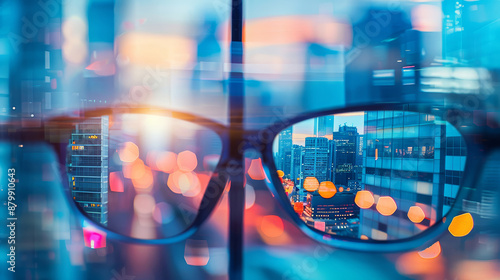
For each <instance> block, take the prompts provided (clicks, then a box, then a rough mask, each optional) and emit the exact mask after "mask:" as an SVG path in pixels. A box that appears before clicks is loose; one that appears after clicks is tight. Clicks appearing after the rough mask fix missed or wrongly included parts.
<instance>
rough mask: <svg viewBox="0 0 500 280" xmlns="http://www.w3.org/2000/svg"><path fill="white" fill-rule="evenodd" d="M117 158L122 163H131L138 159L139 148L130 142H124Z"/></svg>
mask: <svg viewBox="0 0 500 280" xmlns="http://www.w3.org/2000/svg"><path fill="white" fill-rule="evenodd" d="M118 156H119V157H120V160H121V161H123V162H133V161H134V160H136V159H137V158H138V157H139V147H137V145H136V144H134V143H132V142H125V143H123V145H122V147H121V148H120V150H119V151H118Z"/></svg>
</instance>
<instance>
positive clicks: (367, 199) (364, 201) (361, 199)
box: [354, 191, 375, 209]
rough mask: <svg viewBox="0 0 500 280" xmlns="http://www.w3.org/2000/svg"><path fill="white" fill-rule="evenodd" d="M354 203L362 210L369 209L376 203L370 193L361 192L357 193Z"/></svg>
mask: <svg viewBox="0 0 500 280" xmlns="http://www.w3.org/2000/svg"><path fill="white" fill-rule="evenodd" d="M354 203H356V205H358V207H359V208H361V209H368V208H370V207H372V205H373V203H375V199H374V197H373V194H372V193H371V192H369V191H359V192H357V193H356V197H355V198H354Z"/></svg>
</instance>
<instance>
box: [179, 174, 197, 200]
mask: <svg viewBox="0 0 500 280" xmlns="http://www.w3.org/2000/svg"><path fill="white" fill-rule="evenodd" d="M178 186H179V189H180V190H181V192H182V195H184V196H186V197H194V196H197V195H198V194H200V192H201V184H200V180H199V179H198V176H196V173H194V172H185V173H182V174H181V175H180V176H179V182H178Z"/></svg>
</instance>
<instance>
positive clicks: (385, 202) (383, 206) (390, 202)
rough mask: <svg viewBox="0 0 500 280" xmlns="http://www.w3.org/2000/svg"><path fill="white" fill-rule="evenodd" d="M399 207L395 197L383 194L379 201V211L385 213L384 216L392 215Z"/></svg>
mask: <svg viewBox="0 0 500 280" xmlns="http://www.w3.org/2000/svg"><path fill="white" fill-rule="evenodd" d="M397 209H398V206H397V205H396V202H395V201H394V199H393V198H392V197H390V196H381V197H380V198H379V199H378V202H377V211H378V212H379V213H380V214H382V215H384V216H390V215H392V214H394V212H396V210H397Z"/></svg>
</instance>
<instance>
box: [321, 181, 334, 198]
mask: <svg viewBox="0 0 500 280" xmlns="http://www.w3.org/2000/svg"><path fill="white" fill-rule="evenodd" d="M318 193H319V195H321V197H323V198H332V197H333V196H334V195H335V194H336V193H337V188H336V187H335V185H334V184H333V183H332V182H330V181H324V182H321V184H319V190H318Z"/></svg>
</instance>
